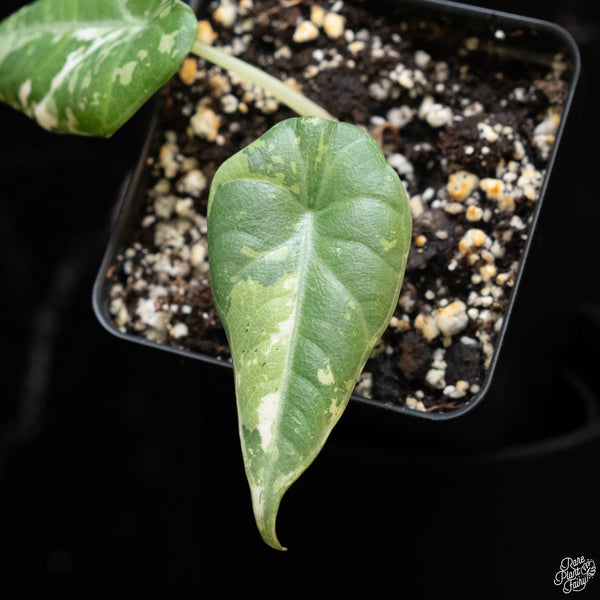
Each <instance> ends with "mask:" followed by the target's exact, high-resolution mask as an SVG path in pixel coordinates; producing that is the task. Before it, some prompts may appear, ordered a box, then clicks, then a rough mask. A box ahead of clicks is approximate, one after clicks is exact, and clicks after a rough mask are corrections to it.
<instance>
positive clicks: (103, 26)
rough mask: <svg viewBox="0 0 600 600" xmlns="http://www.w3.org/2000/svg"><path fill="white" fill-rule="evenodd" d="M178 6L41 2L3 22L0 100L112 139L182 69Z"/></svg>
mask: <svg viewBox="0 0 600 600" xmlns="http://www.w3.org/2000/svg"><path fill="white" fill-rule="evenodd" d="M197 26H198V22H197V20H196V17H195V15H194V13H193V11H192V10H191V9H190V8H189V7H188V6H187V5H186V4H184V3H182V2H180V0H69V1H66V0H38V1H37V2H34V3H33V4H31V5H29V6H26V7H24V8H22V9H21V10H19V11H18V12H16V13H15V14H13V15H12V16H10V17H9V18H8V19H6V20H5V21H3V22H2V23H1V24H0V100H3V101H4V102H7V103H8V104H10V105H11V106H13V107H14V108H16V109H17V110H20V111H22V112H24V113H25V114H27V115H28V116H29V117H31V118H33V119H35V120H36V121H37V122H38V123H39V124H40V125H41V126H42V127H44V128H45V129H48V130H51V131H57V132H61V133H75V134H80V135H94V136H103V137H106V136H110V135H112V134H113V133H114V132H115V131H116V130H117V129H118V128H119V127H121V125H123V124H124V123H125V122H126V121H127V120H128V119H129V118H130V117H131V116H132V115H133V114H134V113H135V112H136V111H137V110H138V109H139V108H140V107H141V106H142V104H144V102H146V100H148V98H149V97H150V96H151V95H152V94H153V93H154V92H155V91H156V90H157V89H158V88H159V87H160V86H161V85H163V83H165V82H166V81H167V80H168V79H169V78H170V77H171V76H172V75H173V74H174V73H175V72H176V71H177V68H178V67H179V65H180V63H181V61H182V60H183V58H184V57H185V55H186V54H187V52H188V51H189V50H190V48H191V46H192V44H193V43H194V40H195V38H196V32H197Z"/></svg>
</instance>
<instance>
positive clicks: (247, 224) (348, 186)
mask: <svg viewBox="0 0 600 600" xmlns="http://www.w3.org/2000/svg"><path fill="white" fill-rule="evenodd" d="M208 234H209V259H210V273H211V283H212V288H213V294H214V298H215V302H216V305H217V308H218V310H219V314H220V315H221V318H222V320H223V323H224V326H225V330H226V332H227V335H228V339H229V343H230V347H231V352H232V357H233V364H234V373H235V386H236V395H237V404H238V415H239V428H240V437H241V442H242V450H243V456H244V463H245V468H246V473H247V476H248V480H249V483H250V489H251V493H252V501H253V506H254V512H255V517H256V521H257V524H258V528H259V530H260V532H261V534H262V536H263V538H264V539H265V541H266V542H267V543H268V544H270V545H271V546H273V547H274V548H279V549H281V545H280V543H279V541H278V539H277V536H276V532H275V519H276V516H277V511H278V508H279V504H280V501H281V498H282V496H283V494H284V493H285V492H286V490H287V489H288V488H289V486H290V485H291V484H292V483H293V482H294V481H295V480H296V479H297V478H298V477H299V476H300V474H301V473H302V472H303V471H304V470H305V469H306V468H307V467H308V466H309V465H310V463H311V462H312V461H313V459H314V458H315V457H316V455H317V454H318V452H319V451H320V449H321V448H322V446H323V444H324V443H325V441H326V439H327V437H328V436H329V434H330V432H331V430H332V428H333V427H334V425H335V423H336V422H337V421H338V419H339V417H340V416H341V414H342V412H343V410H344V408H345V407H346V405H347V403H348V400H349V397H350V395H351V393H352V390H353V388H354V385H355V383H356V381H357V379H358V377H359V375H360V372H361V370H362V368H363V366H364V364H365V362H366V360H367V358H368V356H369V354H370V352H371V350H372V348H373V346H374V344H375V343H376V341H377V340H378V339H379V337H380V336H381V334H382V332H383V330H384V329H385V328H386V326H387V325H388V323H389V320H390V318H391V316H392V313H393V310H394V307H395V305H396V302H397V299H398V294H399V291H400V286H401V283H402V277H403V273H404V268H405V265H406V258H407V255H408V250H409V243H410V236H411V219H410V210H409V208H408V203H407V199H406V196H405V193H404V190H403V187H402V184H401V182H400V180H399V178H398V176H397V174H396V173H395V172H394V170H393V169H392V168H391V167H390V166H389V165H388V164H387V162H386V159H385V157H384V156H383V154H382V152H381V150H380V149H379V146H378V145H377V143H376V142H375V141H374V140H373V139H372V138H371V137H370V136H369V135H368V134H366V133H365V132H364V131H362V130H361V129H359V128H358V127H355V126H353V125H349V124H347V123H336V122H333V121H329V120H325V119H319V118H314V117H307V118H296V119H289V120H287V121H283V122H282V123H280V124H278V125H276V126H275V127H273V128H272V129H271V130H269V131H268V132H267V133H265V134H264V135H263V136H262V137H261V138H259V139H258V140H257V141H255V142H254V143H252V144H251V145H250V146H248V147H247V148H245V149H244V150H242V151H241V152H238V153H237V154H236V155H235V156H233V157H231V158H230V159H229V160H228V161H226V162H225V163H224V164H223V165H222V167H221V168H220V169H219V171H218V172H217V174H216V176H215V179H214V182H213V185H212V189H211V196H210V200H209V225H208Z"/></svg>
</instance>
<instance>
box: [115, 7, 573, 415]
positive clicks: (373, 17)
mask: <svg viewBox="0 0 600 600" xmlns="http://www.w3.org/2000/svg"><path fill="white" fill-rule="evenodd" d="M373 10H379V11H380V13H379V14H377V13H373V12H372V11H373ZM390 10H391V9H386V8H385V5H384V4H382V5H381V6H380V7H379V8H378V9H373V8H370V9H369V11H368V10H367V9H366V3H362V2H341V1H339V0H338V1H327V0H326V1H319V2H315V1H313V0H311V1H309V0H241V1H240V2H239V3H231V2H229V1H227V0H221V2H217V3H213V4H211V5H210V7H209V11H208V13H207V20H206V21H205V22H202V23H201V27H200V33H199V35H200V36H202V37H203V39H205V40H207V41H211V42H212V43H213V44H214V45H217V46H224V47H227V48H228V49H229V51H231V52H232V53H233V54H235V55H237V56H239V57H240V58H243V59H244V60H246V61H248V62H250V63H252V64H254V65H257V66H259V67H261V68H262V69H264V70H265V71H268V72H269V73H272V74H273V75H276V76H277V77H279V78H280V79H282V80H284V81H286V82H287V83H288V84H289V85H291V86H292V87H295V88H297V89H300V90H301V91H302V92H303V93H305V94H306V95H307V96H309V97H310V98H311V99H313V100H315V101H316V102H318V103H319V104H321V105H322V106H324V107H325V108H326V109H327V110H328V111H330V112H331V113H332V114H334V115H335V116H336V117H337V118H338V119H340V120H343V121H348V122H352V123H355V124H357V125H359V126H361V127H364V128H365V129H366V130H367V131H368V132H369V133H370V134H371V135H372V136H373V137H374V138H375V139H377V140H378V142H379V143H380V146H381V147H382V149H383V151H384V153H385V155H386V157H387V159H388V161H389V163H390V165H391V166H392V167H393V168H394V169H395V170H396V171H397V172H398V174H399V176H400V178H401V179H402V181H403V183H404V185H405V188H406V190H407V192H408V194H409V198H410V203H411V210H412V214H413V244H412V250H411V253H410V256H409V260H408V265H407V271H406V276H405V280H404V285H403V288H402V292H401V295H400V299H399V302H398V306H397V309H396V312H395V315H394V317H393V318H392V321H391V323H390V326H389V328H388V329H387V331H386V332H385V334H384V335H383V337H382V338H381V340H380V342H379V343H378V344H377V346H376V348H375V350H374V351H373V354H372V356H371V358H370V360H369V361H368V363H367V365H366V367H365V369H364V372H363V374H362V376H361V379H360V381H359V382H358V384H357V389H356V393H357V394H359V395H362V396H365V397H369V398H373V399H376V400H378V401H381V402H384V403H393V404H402V405H405V406H407V407H409V408H412V409H415V410H420V411H436V412H440V411H449V410H453V409H455V408H457V407H460V406H462V405H464V404H465V403H467V402H469V401H472V399H473V398H474V397H475V396H476V394H477V393H478V392H479V391H480V389H481V387H482V385H483V383H484V380H485V376H486V372H487V370H488V367H489V365H490V362H491V360H492V356H493V353H494V348H495V345H496V341H497V339H498V335H499V333H500V331H501V328H502V323H503V316H504V314H505V311H506V308H507V306H508V303H509V300H510V297H511V291H512V289H513V284H514V282H515V277H516V275H517V273H518V269H519V261H520V257H521V255H522V252H523V249H524V248H525V245H526V242H527V239H528V236H529V228H530V223H531V221H532V218H533V215H534V211H535V208H536V202H537V200H538V198H539V193H540V189H541V186H542V183H543V180H544V176H545V168H546V165H547V161H548V157H549V155H550V152H551V149H552V146H553V143H554V140H555V135H556V132H557V127H558V125H559V122H560V117H561V114H562V106H563V103H564V101H565V99H566V97H567V93H568V85H569V79H570V75H571V71H570V65H569V64H568V63H567V62H566V61H565V58H564V56H563V55H561V54H560V53H555V54H548V55H544V54H541V53H540V52H539V50H537V49H536V51H535V52H532V53H530V58H531V57H533V58H535V59H536V60H535V61H532V62H525V61H523V60H520V59H519V57H518V56H519V55H518V53H517V52H516V51H515V48H516V47H517V46H518V45H519V44H522V43H523V40H524V39H525V38H526V37H527V36H528V35H529V32H524V31H523V30H520V29H515V30H514V31H511V30H504V29H498V28H497V27H494V26H492V25H485V27H486V28H483V27H482V26H479V28H478V29H477V28H476V27H475V25H473V24H471V23H469V22H468V21H466V19H465V18H464V17H459V18H454V20H452V19H450V18H448V17H437V18H435V19H433V18H427V19H424V18H422V17H419V18H417V17H412V16H411V15H410V13H409V12H408V13H407V11H406V10H396V12H395V13H394V10H391V12H390ZM370 11H371V12H370ZM534 38H535V36H534ZM160 102H161V110H160V116H159V120H160V126H159V127H158V129H157V133H156V134H155V140H154V144H153V147H152V150H151V152H150V154H149V157H148V159H147V162H148V170H149V184H148V188H147V189H145V190H141V191H140V194H139V196H140V208H139V215H138V217H136V218H137V221H136V225H137V226H136V227H135V228H134V230H133V231H132V232H131V235H130V239H128V240H127V248H126V249H125V250H124V251H123V252H122V253H120V254H119V255H118V257H117V258H116V260H115V263H114V265H113V266H112V267H111V268H110V269H109V272H108V274H107V276H108V277H109V278H110V281H111V287H110V310H111V314H112V315H113V316H114V320H115V326H116V327H117V328H118V329H119V330H121V331H122V332H127V333H131V334H135V335H139V336H144V337H145V338H147V339H149V340H153V341H156V342H158V343H160V344H166V345H171V346H175V347H178V348H184V349H187V350H192V351H195V352H199V353H202V354H207V355H210V356H213V357H218V358H220V359H222V360H228V359H229V351H228V347H227V340H226V338H225V335H224V333H223V330H222V327H221V324H220V321H219V318H218V315H217V313H216V311H215V308H214V305H213V303H212V297H211V292H210V282H209V266H208V256H207V245H206V217H205V215H206V204H207V199H208V191H209V187H210V182H211V178H212V175H213V174H214V172H215V171H216V169H217V168H218V166H219V165H220V164H221V163H222V162H223V161H224V160H225V159H226V158H227V157H229V156H231V155H232V154H234V153H235V152H236V151H237V150H239V149H241V148H242V147H244V146H246V145H247V144H249V143H250V142H252V141H253V140H255V139H256V138H257V137H259V136H260V135H261V134H262V133H264V132H265V131H266V130H267V129H268V128H269V127H271V126H272V125H273V124H275V123H276V122H278V121H280V120H282V119H284V118H288V117H291V116H294V114H293V113H292V112H291V111H290V110H289V109H287V108H286V107H284V106H280V105H279V104H278V102H277V101H275V100H274V99H273V98H271V97H269V96H265V94H264V93H263V92H261V90H259V89H257V88H255V87H254V86H252V85H248V84H247V83H245V82H243V81H241V80H240V79H238V78H237V77H235V76H230V75H228V74H227V73H226V72H224V71H223V70H221V69H220V68H219V67H215V66H212V65H210V64H208V63H205V62H204V60H202V59H198V58H195V57H193V56H190V57H189V58H188V59H186V61H185V62H184V63H183V65H182V68H181V70H180V72H179V73H178V75H176V76H175V77H174V78H173V79H172V81H171V82H170V83H169V84H168V85H167V86H165V88H164V89H163V91H162V93H161V100H160Z"/></svg>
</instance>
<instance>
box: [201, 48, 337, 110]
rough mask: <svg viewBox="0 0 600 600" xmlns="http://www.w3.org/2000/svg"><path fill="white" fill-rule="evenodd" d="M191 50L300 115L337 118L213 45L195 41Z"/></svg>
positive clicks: (280, 82)
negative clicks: (248, 82)
mask: <svg viewBox="0 0 600 600" xmlns="http://www.w3.org/2000/svg"><path fill="white" fill-rule="evenodd" d="M191 52H192V53H193V54H196V55H197V56H200V57H201V58H204V59H206V60H208V61H210V62H212V63H214V64H216V65H218V66H219V67H221V68H223V69H225V70H226V71H229V72H231V73H235V74H236V75H238V76H239V77H242V78H244V79H246V80H247V81H250V82H252V83H254V84H255V85H257V86H259V87H260V88H262V89H264V90H265V91H267V92H268V93H269V94H271V95H272V96H274V97H275V98H276V99H277V100H279V101H280V102H282V103H283V104H285V105H286V106H288V107H289V108H291V109H292V110H293V111H295V112H296V113H298V114H299V115H300V116H302V117H321V118H323V119H329V120H330V121H337V119H336V118H335V117H334V116H333V115H331V114H329V113H328V112H327V111H326V110H325V109H324V108H322V107H321V106H319V105H318V104H316V103H315V102H313V101H312V100H309V99H308V98H307V97H306V96H304V95H302V94H301V93H299V92H296V91H294V90H293V89H292V88H291V87H289V86H288V85H286V84H285V83H284V82H283V81H280V80H279V79H277V78H276V77H273V76H272V75H269V74H268V73H265V72H264V71H261V70H260V69H257V68H256V67H253V66H252V65H250V64H248V63H247V62H244V61H243V60H240V59H239V58H236V57H235V56H231V55H230V54H226V53H225V52H223V51H222V50H219V49H218V48H215V47H214V46H210V45H208V44H205V43H204V42H200V41H195V42H194V45H193V46H192V49H191Z"/></svg>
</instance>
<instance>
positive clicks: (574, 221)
mask: <svg viewBox="0 0 600 600" xmlns="http://www.w3.org/2000/svg"><path fill="white" fill-rule="evenodd" d="M400 3H401V4H402V5H403V7H405V10H406V12H407V14H408V13H410V14H419V15H421V14H422V16H423V17H424V18H428V17H435V18H436V19H441V20H442V21H443V20H445V19H449V20H456V19H459V20H460V22H461V26H462V27H463V28H464V30H466V31H469V34H470V35H472V36H478V37H479V38H480V40H481V42H482V44H481V45H482V46H484V45H485V44H487V43H490V44H491V43H493V42H494V40H495V39H497V37H498V34H497V32H498V31H501V32H502V36H503V39H504V42H503V44H502V48H503V51H504V52H506V53H511V54H512V55H513V56H522V57H523V59H524V60H529V61H531V60H533V61H535V60H540V58H541V57H548V56H552V55H554V54H556V53H557V52H559V51H560V52H563V54H565V55H566V56H567V57H568V58H569V60H570V61H571V63H572V64H573V77H572V80H571V84H570V88H569V93H568V98H567V100H566V102H565V107H564V114H563V118H562V121H561V123H560V126H559V129H558V132H557V136H556V142H555V144H554V147H553V150H552V152H551V156H550V158H549V162H548V166H547V173H546V179H545V181H544V183H543V187H542V191H541V194H540V198H539V200H538V201H537V206H536V209H535V214H534V217H533V222H532V225H531V228H530V235H529V239H528V242H527V246H526V248H525V251H524V254H523V256H522V259H521V265H520V268H519V272H518V276H517V279H516V282H515V285H514V288H513V291H512V295H511V298H510V303H509V306H508V310H507V312H506V314H505V317H504V321H503V326H502V331H501V332H500V335H499V339H498V341H497V343H496V348H495V353H494V356H493V359H492V362H491V365H490V368H489V370H488V372H487V376H486V379H485V382H484V384H483V385H482V388H481V391H480V392H479V393H478V394H477V396H476V397H475V398H474V399H473V400H472V401H471V402H470V403H469V404H467V405H466V406H464V407H463V408H460V409H458V410H455V411H453V412H449V413H444V414H435V413H425V412H418V411H414V410H409V409H406V408H403V407H399V406H386V405H384V404H383V403H381V402H377V401H376V400H368V399H365V398H361V397H357V396H353V398H352V401H351V402H350V406H349V408H348V409H347V411H346V414H345V415H344V418H343V419H342V420H341V422H340V425H338V427H337V428H336V432H335V435H336V436H338V437H339V439H342V438H344V437H345V436H347V435H348V436H351V437H353V436H354V435H355V433H356V430H357V428H360V431H361V434H360V435H361V439H362V440H363V441H364V440H366V441H368V440H369V439H374V440H378V441H379V442H381V441H382V440H387V441H389V442H390V443H392V444H406V445H407V446H410V447H411V448H415V449H416V448H427V449H436V448H453V449H481V448H492V447H498V446H500V445H507V444H513V443H519V442H525V441H532V440H540V439H544V438H546V439H547V438H549V437H552V436H554V435H557V434H560V433H561V432H565V431H568V430H573V429H577V428H579V427H581V426H583V425H584V424H585V423H586V422H588V421H589V420H590V419H591V418H592V417H591V415H592V412H591V411H592V410H593V407H590V406H589V405H588V404H586V401H585V394H579V393H576V388H577V386H576V385H575V384H573V381H572V379H569V376H568V375H565V376H564V377H563V375H562V374H561V372H560V369H559V365H560V364H561V361H560V355H561V352H562V351H563V349H564V347H565V345H566V344H568V343H569V341H570V339H571V335H572V331H573V327H574V323H575V321H576V319H577V318H578V316H577V315H578V307H579V306H581V305H582V304H583V303H585V301H586V299H587V294H588V291H589V290H588V289H587V288H586V278H585V270H586V266H587V265H589V264H590V261H592V260H593V256H592V255H591V254H589V253H587V254H586V253H585V252H583V253H582V251H581V246H580V245H578V244H577V243H570V240H573V238H574V237H576V236H577V232H578V231H581V227H582V223H585V222H586V219H587V218H590V217H591V216H592V215H593V214H594V210H595V208H594V207H592V206H583V205H580V204H579V203H578V202H580V201H579V199H577V198H572V197H571V196H570V194H569V188H570V184H571V182H570V179H569V177H570V173H572V172H573V170H572V163H571V161H573V160H574V159H575V157H574V155H573V153H572V152H571V148H572V147H573V146H572V145H573V143H574V142H575V141H576V140H575V137H576V135H577V123H576V117H577V115H576V114H570V113H572V112H573V111H572V110H571V107H572V105H573V101H574V97H575V93H576V88H577V84H578V81H579V72H580V59H579V53H578V49H577V47H576V45H575V43H574V41H573V40H572V38H571V37H570V35H569V34H568V33H567V32H566V31H564V30H563V29H561V28H560V27H558V26H556V25H553V24H551V23H547V22H543V21H538V20H534V19H530V18H524V17H519V16H515V15H511V14H506V13H501V12H496V11H492V10H487V9H484V8H472V7H467V6H465V5H459V4H455V3H452V2H445V1H442V0H404V1H403V2H400ZM155 125H156V119H155V120H153V121H152V126H151V127H150V130H149V133H148V137H147V140H146V145H145V147H144V150H143V152H142V155H141V157H140V160H139V163H138V166H137V168H136V170H135V172H134V173H133V174H132V176H131V177H130V179H129V180H128V181H127V183H126V185H125V186H124V190H123V194H122V197H121V199H120V201H119V206H118V213H117V216H116V217H115V222H114V229H113V233H112V236H111V239H110V242H109V246H108V249H107V251H106V255H105V257H104V260H103V262H102V265H101V266H100V270H99V272H98V276H97V279H96V283H95V286H94V292H93V304H94V309H95V312H96V314H97V316H98V319H99V320H100V322H101V323H102V325H103V326H104V327H105V328H106V329H107V330H108V331H110V332H111V333H112V334H114V335H116V336H119V337H121V338H123V339H125V340H127V341H132V342H136V343H139V344H144V345H147V346H152V347H155V348H157V349H161V350H167V351H170V352H175V353H177V354H179V355H181V356H183V357H185V358H189V359H194V360H202V361H205V362H208V363H213V364H215V365H218V368H221V369H223V368H231V367H230V365H229V364H226V363H224V362H223V361H219V360H216V359H214V358H212V357H209V356H203V355H200V354H197V353H194V352H189V351H185V350H180V349H176V348H172V347H166V346H163V345H159V344H157V343H154V342H150V341H147V340H145V339H143V338H141V337H136V336H134V335H129V334H123V333H121V332H119V331H118V329H117V328H116V327H115V326H114V325H113V323H112V320H111V317H110V314H109V309H108V296H109V294H108V280H107V278H106V272H107V269H108V268H109V266H110V265H111V264H112V263H113V261H114V258H115V256H116V255H117V254H118V253H119V252H121V251H122V250H123V249H124V248H125V247H126V245H127V235H128V231H129V230H130V228H131V227H132V223H133V219H134V218H135V210H134V209H135V206H136V204H137V203H138V202H139V201H140V199H141V196H142V195H143V190H144V189H145V184H146V183H147V180H148V170H147V167H146V157H147V153H148V151H149V148H150V144H151V140H152V137H153V131H154V127H155ZM567 199H568V202H569V205H568V206H566V200H567ZM560 386H563V389H564V394H563V395H562V397H561V394H557V393H556V392H557V387H560ZM557 397H558V398H559V399H558V400H557Z"/></svg>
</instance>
